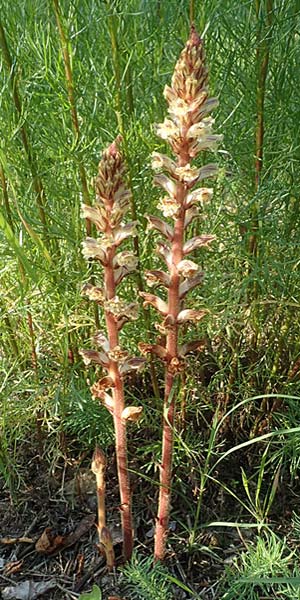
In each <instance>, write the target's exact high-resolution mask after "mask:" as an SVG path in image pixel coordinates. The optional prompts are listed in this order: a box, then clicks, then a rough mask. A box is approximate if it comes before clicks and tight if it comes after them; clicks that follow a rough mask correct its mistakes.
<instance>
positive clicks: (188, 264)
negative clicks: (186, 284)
mask: <svg viewBox="0 0 300 600" xmlns="http://www.w3.org/2000/svg"><path fill="white" fill-rule="evenodd" d="M177 270H178V273H180V275H182V277H186V278H187V279H190V278H191V277H194V276H195V275H196V273H198V271H199V267H198V265H197V264H196V263H194V262H193V261H192V260H187V259H184V260H181V261H180V262H179V263H178V265H177Z"/></svg>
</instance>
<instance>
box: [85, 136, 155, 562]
mask: <svg viewBox="0 0 300 600" xmlns="http://www.w3.org/2000/svg"><path fill="white" fill-rule="evenodd" d="M119 143H120V138H117V140H116V141H115V142H113V143H112V144H111V145H110V146H109V147H108V149H107V150H105V151H104V152H103V155H102V159H101V161H100V163H99V170H98V176H97V177H96V179H95V189H96V202H95V205H94V206H92V207H91V206H88V205H85V204H84V205H83V207H82V208H83V217H85V218H87V219H90V220H91V221H92V223H94V225H95V226H96V229H97V232H99V235H98V237H97V238H96V239H95V238H90V237H88V238H87V239H86V240H85V241H84V242H83V254H84V255H85V257H86V258H88V259H90V258H93V259H96V260H98V261H99V262H100V263H101V265H102V267H103V286H102V288H100V287H96V286H94V285H91V284H87V285H86V286H85V287H84V290H83V293H84V294H85V295H87V296H88V297H89V298H90V299H91V300H94V301H95V302H97V304H99V305H100V306H102V307H103V309H104V317H105V324H106V335H105V334H103V333H102V332H101V331H98V332H97V334H96V335H95V338H94V340H95V342H96V344H98V345H99V346H100V347H101V351H99V352H97V351H95V350H81V351H80V354H81V355H82V356H83V359H84V361H85V364H87V365H88V364H89V363H90V362H91V361H94V362H96V363H97V364H98V365H99V364H100V365H102V367H103V368H104V369H106V372H107V376H105V377H101V378H100V379H99V380H98V381H97V382H96V383H95V384H94V385H93V386H92V387H91V391H92V394H93V396H94V397H95V398H99V399H100V400H101V402H102V403H103V405H104V406H105V407H106V408H107V410H108V411H109V412H110V413H111V415H112V417H113V421H114V429H115V442H116V460H117V470H118V479H119V489H120V499H121V507H120V508H121V521H122V533H123V555H124V559H125V560H129V559H130V557H131V554H132V549H133V530H132V516H131V494H130V485H129V473H128V462H127V436H126V423H127V421H129V420H130V421H137V419H138V418H139V416H140V414H141V412H142V407H141V406H139V407H137V406H127V407H125V398H124V377H126V374H127V373H129V372H130V371H131V370H132V369H139V368H140V367H141V366H143V364H144V359H142V358H139V357H129V356H128V352H127V351H126V350H125V351H124V350H122V349H121V347H120V345H119V331H120V330H121V329H122V327H123V325H124V324H125V323H126V322H127V321H129V320H130V319H137V316H138V315H137V310H138V305H137V303H136V302H131V303H127V302H125V301H124V300H122V299H121V298H119V296H118V295H117V287H118V285H119V284H120V282H121V281H122V280H123V278H124V277H126V276H127V275H129V274H130V273H132V272H133V271H134V270H135V268H136V266H137V262H138V261H137V257H136V256H135V255H134V254H133V253H132V252H130V251H128V250H125V251H123V252H118V251H117V250H118V248H119V246H120V244H121V243H122V242H123V240H126V239H127V238H129V237H131V236H133V235H136V223H135V222H132V221H131V222H129V223H128V222H127V223H125V222H123V218H124V215H125V214H126V212H127V211H128V209H129V206H130V197H131V193H130V189H128V187H127V185H126V180H125V166H124V161H123V157H122V155H121V152H120V150H119ZM107 390H110V393H108V392H107ZM102 533H103V531H102ZM104 533H105V535H104V538H105V540H106V545H107V547H109V534H108V532H107V530H106V528H104ZM103 544H104V542H103ZM104 545H105V544H104ZM106 554H107V553H106ZM107 556H108V554H107ZM109 557H110V559H111V560H112V556H111V553H109Z"/></svg>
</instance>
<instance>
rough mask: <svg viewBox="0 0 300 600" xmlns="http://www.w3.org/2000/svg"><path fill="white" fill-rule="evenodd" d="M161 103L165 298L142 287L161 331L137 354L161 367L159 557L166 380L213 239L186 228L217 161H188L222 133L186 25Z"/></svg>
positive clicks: (198, 45) (159, 181) (197, 47)
mask: <svg viewBox="0 0 300 600" xmlns="http://www.w3.org/2000/svg"><path fill="white" fill-rule="evenodd" d="M164 97H165V99H166V101H167V104H168V118H166V119H165V120H164V121H163V123H161V124H158V125H156V126H155V131H156V133H157V135H158V136H159V137H161V138H162V139H163V140H165V141H166V142H167V143H168V144H169V146H170V148H171V151H172V152H173V155H174V157H172V158H170V157H169V156H168V155H166V154H161V153H159V152H153V154H152V167H153V169H154V170H155V171H158V173H156V174H155V176H154V184H155V185H158V186H159V187H161V188H162V189H163V190H164V191H165V192H166V196H164V197H163V198H161V199H160V200H159V203H158V208H159V210H161V211H162V213H163V216H164V217H165V218H166V219H169V218H171V219H172V226H171V227H170V225H169V223H166V222H165V221H163V220H162V219H159V218H157V217H148V220H149V225H150V227H151V228H154V229H156V230H157V231H159V233H161V234H162V235H163V236H164V238H167V241H166V240H164V241H163V242H161V241H159V243H158V247H157V252H158V254H159V256H160V258H161V259H162V260H163V262H164V263H165V265H166V268H167V273H165V276H163V271H149V272H148V275H147V279H148V281H149V284H150V285H160V286H161V285H162V286H163V287H165V288H166V296H167V298H166V301H165V300H162V299H161V298H159V297H158V296H154V295H153V294H148V293H142V294H141V295H142V297H143V299H144V304H145V305H148V304H150V305H151V306H153V307H154V308H155V309H156V310H157V311H158V313H160V315H161V320H160V322H158V323H156V328H157V329H158V331H159V332H160V333H162V334H163V335H164V338H163V339H164V340H165V342H164V343H165V347H164V348H162V346H161V345H158V344H156V345H155V344H154V345H152V347H150V346H149V347H143V352H144V353H145V352H153V353H155V351H156V349H157V348H158V347H159V348H160V352H159V353H157V352H156V354H157V355H158V357H159V358H161V360H162V361H163V363H164V365H165V399H164V421H163V445H162V460H161V469H160V492H159V506H158V514H157V520H156V531H155V549H154V554H155V558H156V559H158V560H162V559H163V558H164V553H165V545H166V537H167V532H168V519H169V512H170V496H171V483H172V480H171V473H172V449H173V435H174V417H175V394H174V393H173V389H174V388H173V385H174V381H175V379H176V377H177V376H178V374H179V373H180V372H181V371H182V370H183V369H184V367H185V363H184V359H183V351H182V348H186V349H188V351H189V349H193V351H196V350H197V349H201V348H203V344H200V343H199V342H198V341H197V342H188V344H189V345H186V344H184V345H182V344H181V345H180V343H179V342H180V340H179V337H180V335H179V334H180V327H181V325H185V326H186V324H187V323H189V322H191V323H196V324H197V323H198V322H199V321H200V320H201V319H202V318H203V317H204V315H205V314H206V311H205V310H203V309H202V310H200V309H199V310H196V309H188V308H185V306H184V302H185V298H186V296H187V294H188V292H189V291H191V290H193V289H195V288H196V286H197V285H199V284H201V282H202V280H203V273H202V271H200V269H199V267H198V265H197V264H196V262H193V261H192V260H188V259H187V255H189V254H190V253H192V252H194V251H195V250H200V251H202V249H203V248H206V247H207V246H209V244H210V243H211V242H212V241H213V240H214V236H213V235H209V234H206V233H202V234H201V235H196V236H195V237H192V238H191V239H188V236H187V228H188V226H189V225H190V223H191V222H192V221H193V220H194V219H195V218H196V217H197V215H198V210H199V205H200V206H201V205H202V204H204V203H205V202H206V201H207V200H209V199H210V198H211V197H212V189H211V188H206V187H201V188H195V189H193V188H194V186H196V185H197V184H198V183H199V182H200V181H202V180H203V179H207V178H211V177H215V176H216V175H217V174H218V167H217V165H216V164H214V163H209V164H206V165H203V166H201V167H198V166H196V165H193V164H192V160H193V159H194V158H195V157H196V156H197V155H198V154H199V153H200V152H201V151H202V150H205V151H207V150H212V151H215V150H216V148H217V145H218V143H219V142H220V141H221V140H222V136H221V135H215V134H214V133H213V131H212V128H213V124H214V119H213V118H212V117H211V116H210V113H211V111H213V110H214V109H215V108H216V107H217V106H218V103H219V101H218V99H217V98H211V97H210V96H209V90H208V71H207V68H206V66H205V56H204V50H203V42H202V40H201V39H200V37H199V35H198V34H197V32H196V31H195V28H194V27H193V26H192V28H191V32H190V37H189V39H188V41H187V43H186V45H185V48H184V49H183V50H182V52H181V54H180V57H179V60H178V61H177V64H176V66H175V70H174V74H173V76H172V81H171V85H167V86H166V87H165V89H164Z"/></svg>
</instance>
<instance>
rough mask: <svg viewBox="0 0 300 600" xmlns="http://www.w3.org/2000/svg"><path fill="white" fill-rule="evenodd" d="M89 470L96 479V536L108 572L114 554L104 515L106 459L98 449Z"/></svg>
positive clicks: (113, 564)
mask: <svg viewBox="0 0 300 600" xmlns="http://www.w3.org/2000/svg"><path fill="white" fill-rule="evenodd" d="M91 469H92V471H93V473H94V475H95V477H96V485H97V502H98V525H97V529H98V536H99V545H100V550H101V551H102V550H103V552H104V554H105V557H106V564H107V567H108V570H109V571H112V569H113V568H114V566H115V554H114V548H113V542H112V537H111V534H110V531H109V529H107V527H106V515H105V489H106V484H105V470H106V457H105V454H104V452H103V451H102V450H100V448H98V447H96V449H95V452H94V454H93V460H92V465H91Z"/></svg>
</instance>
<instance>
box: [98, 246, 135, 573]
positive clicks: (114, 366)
mask: <svg viewBox="0 0 300 600" xmlns="http://www.w3.org/2000/svg"><path fill="white" fill-rule="evenodd" d="M114 257H115V248H114V247H113V248H111V249H110V250H109V251H108V259H107V265H106V266H105V267H104V287H105V290H106V297H107V299H108V300H111V299H112V298H114V297H115V296H116V284H115V278H114V268H113V260H114ZM105 323H106V330H107V337H108V341H109V346H110V348H115V347H116V346H119V334H118V328H117V323H116V320H115V319H114V317H113V315H112V314H111V313H110V312H109V311H107V310H105ZM108 375H109V376H110V377H111V378H112V380H113V382H114V387H113V388H112V397H113V402H114V411H113V421H114V430H115V444H116V459H117V470H118V480H119V490H120V499H121V506H120V508H121V521H122V532H123V556H124V559H125V561H127V560H129V559H130V558H131V555H132V550H133V533H132V531H133V528H132V510H131V494H130V485H129V473H128V460H127V434H126V421H124V420H122V413H123V410H124V408H125V400H124V384H123V379H122V377H121V375H120V371H119V367H118V363H117V362H116V361H114V360H111V361H110V366H109V372H108Z"/></svg>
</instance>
